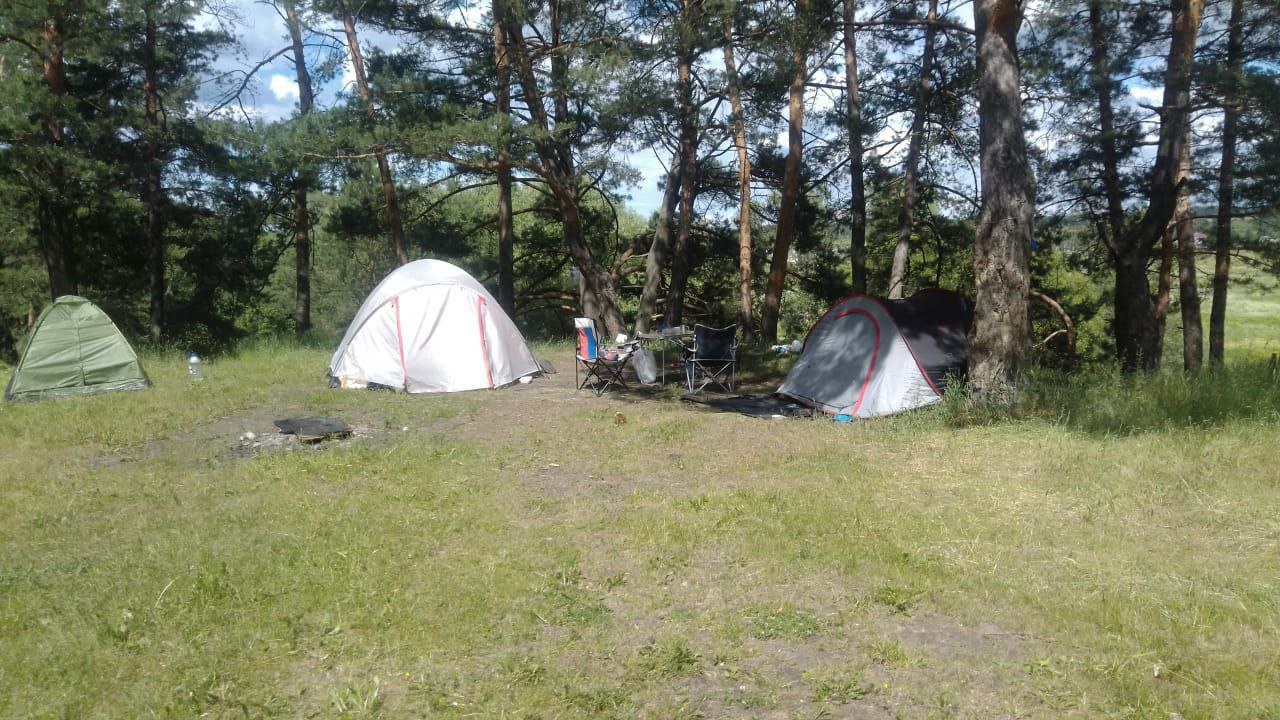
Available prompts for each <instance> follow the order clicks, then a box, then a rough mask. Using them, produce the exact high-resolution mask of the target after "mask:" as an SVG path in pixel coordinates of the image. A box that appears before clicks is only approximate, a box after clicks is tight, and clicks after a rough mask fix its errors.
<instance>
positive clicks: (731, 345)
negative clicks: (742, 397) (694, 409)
mask: <svg viewBox="0 0 1280 720" xmlns="http://www.w3.org/2000/svg"><path fill="white" fill-rule="evenodd" d="M737 369H738V326H737V325H730V326H729V327H724V328H712V327H707V326H706V325H694V326H693V347H692V348H690V350H689V352H688V354H687V355H685V358H684V377H685V380H686V382H687V383H688V385H689V392H691V393H696V392H702V391H703V390H705V389H707V388H708V387H711V386H715V387H718V388H720V389H721V390H724V391H725V392H733V381H734V378H735V375H736V373H737Z"/></svg>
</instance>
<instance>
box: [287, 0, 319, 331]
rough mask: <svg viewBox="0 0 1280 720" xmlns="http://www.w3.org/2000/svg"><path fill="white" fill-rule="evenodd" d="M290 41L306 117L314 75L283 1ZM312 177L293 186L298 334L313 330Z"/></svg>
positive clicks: (302, 174) (290, 2)
mask: <svg viewBox="0 0 1280 720" xmlns="http://www.w3.org/2000/svg"><path fill="white" fill-rule="evenodd" d="M281 5H282V6H283V8H284V13H285V22H286V24H287V25H288V26H289V39H290V41H291V42H292V44H293V70H294V75H295V76H296V77H297V79H298V115H299V116H301V117H306V116H307V115H309V114H310V113H311V109H312V108H313V107H314V106H315V95H314V93H313V90H312V87H311V72H310V71H309V70H307V57H306V48H304V47H303V44H302V21H301V20H300V19H299V18H298V11H297V7H296V6H295V5H294V0H282V2H281ZM309 186H310V182H309V177H308V173H307V172H306V171H304V169H303V168H299V169H298V173H297V177H296V178H295V179H294V182H293V251H294V263H293V264H294V303H293V326H294V329H295V330H296V331H297V332H298V333H305V332H306V331H308V330H310V329H311V215H310V213H309V212H308V210H307V192H308V190H309V189H310V187H309Z"/></svg>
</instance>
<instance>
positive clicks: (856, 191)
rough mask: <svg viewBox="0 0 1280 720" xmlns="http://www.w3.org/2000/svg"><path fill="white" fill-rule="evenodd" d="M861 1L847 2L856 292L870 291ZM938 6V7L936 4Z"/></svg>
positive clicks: (851, 244) (846, 54)
mask: <svg viewBox="0 0 1280 720" xmlns="http://www.w3.org/2000/svg"><path fill="white" fill-rule="evenodd" d="M856 4H857V0H844V3H843V9H844V102H845V131H846V132H848V133H849V260H850V262H851V263H852V265H853V268H852V269H853V291H854V292H856V293H865V292H866V291H867V191H866V183H865V180H864V178H863V176H862V173H863V166H862V155H863V153H864V151H865V149H864V147H863V143H862V94H861V91H860V89H859V87H858V35H857V30H855V29H854V24H853V23H854V14H855V9H856V8H855V5H856ZM934 7H936V4H935V5H934Z"/></svg>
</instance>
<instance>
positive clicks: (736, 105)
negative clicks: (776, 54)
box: [723, 12, 756, 340]
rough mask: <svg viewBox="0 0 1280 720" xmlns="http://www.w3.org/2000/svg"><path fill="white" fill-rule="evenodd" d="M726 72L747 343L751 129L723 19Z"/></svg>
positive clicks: (751, 330)
mask: <svg viewBox="0 0 1280 720" xmlns="http://www.w3.org/2000/svg"><path fill="white" fill-rule="evenodd" d="M723 25H724V71H725V77H726V78H727V80H728V84H729V110H730V113H731V114H732V116H733V145H734V149H735V150H736V151H737V153H738V328H739V329H740V330H741V331H742V335H743V337H744V338H746V339H747V340H752V339H754V338H755V335H756V328H755V312H754V310H753V309H752V305H751V158H750V157H749V156H748V155H747V127H746V122H745V121H744V118H743V114H742V79H741V78H740V77H739V76H738V64H737V62H736V61H735V60H734V57H733V18H732V16H731V15H729V13H727V12H726V13H725V15H724V17H723Z"/></svg>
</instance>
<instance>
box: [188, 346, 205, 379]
mask: <svg viewBox="0 0 1280 720" xmlns="http://www.w3.org/2000/svg"><path fill="white" fill-rule="evenodd" d="M187 377H189V378H191V382H200V381H201V380H204V371H203V370H201V369H200V356H199V355H197V354H195V353H191V354H190V355H188V356H187Z"/></svg>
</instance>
